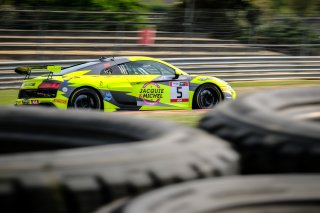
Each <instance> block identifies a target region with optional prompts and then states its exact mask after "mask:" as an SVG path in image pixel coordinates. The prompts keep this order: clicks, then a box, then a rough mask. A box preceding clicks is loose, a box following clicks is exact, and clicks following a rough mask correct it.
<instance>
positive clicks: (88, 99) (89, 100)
mask: <svg viewBox="0 0 320 213" xmlns="http://www.w3.org/2000/svg"><path fill="white" fill-rule="evenodd" d="M68 107H69V108H74V109H82V110H102V109H103V102H102V100H101V97H100V96H99V94H98V93H97V92H96V91H95V90H94V89H91V88H89V87H81V88H79V89H77V90H75V91H74V92H73V93H72V94H71V96H70V101H69V104H68Z"/></svg>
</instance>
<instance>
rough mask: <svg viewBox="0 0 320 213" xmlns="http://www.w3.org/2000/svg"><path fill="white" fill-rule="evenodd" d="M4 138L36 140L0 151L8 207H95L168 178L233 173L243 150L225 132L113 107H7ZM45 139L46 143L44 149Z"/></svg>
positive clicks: (2, 112)
mask: <svg viewBox="0 0 320 213" xmlns="http://www.w3.org/2000/svg"><path fill="white" fill-rule="evenodd" d="M0 141H1V145H0V146H1V148H5V147H6V145H8V144H9V142H10V143H11V147H15V144H18V146H17V151H20V152H21V151H25V150H26V148H25V146H23V147H22V148H21V147H20V145H21V144H22V142H23V141H25V143H26V144H28V143H30V146H31V147H30V148H29V149H27V151H29V152H28V153H18V154H17V153H16V154H13V153H12V152H14V150H12V149H13V148H11V152H7V154H5V155H2V156H1V157H0V206H1V211H3V212H34V213H36V212H46V213H49V212H90V211H92V210H94V209H96V208H97V207H98V206H101V205H103V204H105V203H108V202H110V201H112V200H114V199H117V198H121V197H124V196H129V195H135V194H139V193H141V192H145V191H147V190H150V189H153V188H157V187H161V186H165V185H168V184H172V183H177V182H183V181H187V180H192V179H199V178H205V177H212V176H223V175H231V174H235V173H237V167H238V155H237V154H236V153H235V152H234V151H233V150H232V149H231V148H230V147H229V145H228V144H227V143H225V142H224V141H222V140H221V139H219V138H214V137H211V136H210V135H207V134H206V133H205V132H202V131H200V130H197V129H192V128H188V127H183V126H178V125H176V124H173V123H168V122H164V121H157V120H147V119H142V118H136V117H132V116H131V117H128V116H126V117H124V116H119V115H115V114H112V113H102V112H84V111H72V110H70V111H56V110H48V109H41V108H38V109H36V108H32V109H31V108H28V109H24V108H19V109H18V108H1V109H0ZM110 143H114V144H111V145H110ZM103 144H106V145H103ZM42 145H43V147H44V149H46V151H39V150H41V147H42ZM48 146H49V147H50V148H52V147H53V148H54V149H57V150H53V151H52V150H48ZM83 146H86V147H83ZM65 147H67V148H69V149H64V148H65ZM75 147H80V148H75ZM81 147H82V148H81ZM32 150H33V151H35V150H36V151H37V152H30V151H32Z"/></svg>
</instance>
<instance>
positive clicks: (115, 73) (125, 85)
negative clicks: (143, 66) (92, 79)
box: [99, 65, 138, 110]
mask: <svg viewBox="0 0 320 213" xmlns="http://www.w3.org/2000/svg"><path fill="white" fill-rule="evenodd" d="M99 74H100V75H99V76H100V77H99V79H100V80H101V84H100V89H101V90H102V91H103V92H104V95H103V96H104V100H105V101H107V102H109V103H110V104H112V105H115V106H117V107H119V110H137V109H138V107H137V104H136V102H137V101H136V98H135V97H132V96H130V95H128V94H129V93H130V92H131V91H132V85H131V84H130V83H129V81H128V78H127V73H126V72H125V73H123V72H122V71H121V70H120V69H119V67H118V66H117V65H114V66H110V67H108V66H104V67H103V68H102V69H101V70H100V71H99Z"/></svg>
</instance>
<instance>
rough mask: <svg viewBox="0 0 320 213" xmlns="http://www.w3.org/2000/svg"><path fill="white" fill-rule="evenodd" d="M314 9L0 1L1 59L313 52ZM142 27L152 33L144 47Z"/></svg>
mask: <svg viewBox="0 0 320 213" xmlns="http://www.w3.org/2000/svg"><path fill="white" fill-rule="evenodd" d="M319 9H320V2H319V1H318V0H305V1H301V0H224V1H220V0H202V1H196V0H180V1H175V0H117V1H113V0H78V1H63V0H1V1H0V14H1V15H0V42H1V43H0V48H1V49H0V60H1V61H8V60H33V59H37V60H45V59H77V58H96V57H97V56H101V55H150V56H155V57H171V56H174V57H184V56H189V57H195V56H198V57H201V56H202V57H204V56H250V55H251V56H257V55H263V56H265V55H282V54H286V55H298V56H309V55H318V54H319V51H320V48H319V45H320V42H319V40H320V32H319V29H320V27H319V26H320V17H319V11H320V10H319ZM144 29H151V30H154V31H155V38H154V41H152V40H151V41H150V42H147V44H151V45H149V46H142V45H141V44H142V43H143V41H141V32H140V34H139V31H141V30H144ZM147 33H148V32H147ZM141 42H142V43H141ZM66 57H67V58H66Z"/></svg>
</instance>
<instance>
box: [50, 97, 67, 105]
mask: <svg viewBox="0 0 320 213" xmlns="http://www.w3.org/2000/svg"><path fill="white" fill-rule="evenodd" d="M53 102H55V103H59V104H67V100H63V99H57V98H55V99H53Z"/></svg>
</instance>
